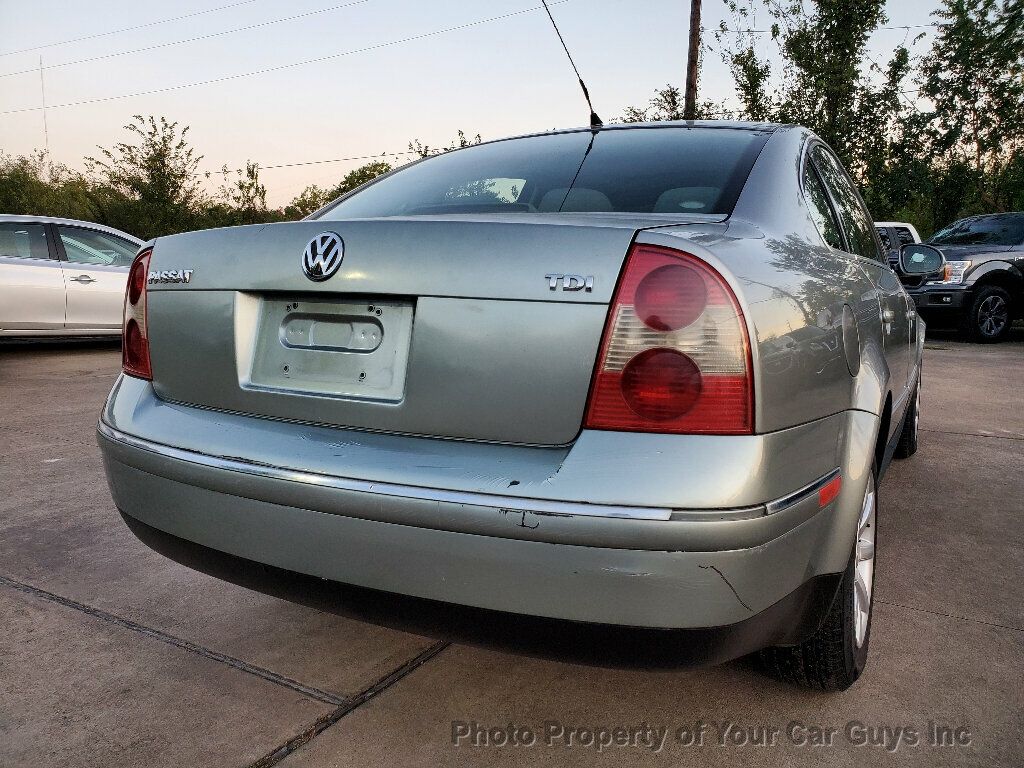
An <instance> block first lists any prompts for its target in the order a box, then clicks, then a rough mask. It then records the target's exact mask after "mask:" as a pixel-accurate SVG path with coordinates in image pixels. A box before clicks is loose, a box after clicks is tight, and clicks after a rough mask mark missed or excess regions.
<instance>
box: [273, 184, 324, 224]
mask: <svg viewBox="0 0 1024 768" xmlns="http://www.w3.org/2000/svg"><path fill="white" fill-rule="evenodd" d="M333 199H334V198H332V197H331V194H330V191H329V190H326V189H323V188H322V187H319V186H317V185H316V184H310V185H309V186H308V187H306V188H305V189H304V190H302V191H301V192H300V193H299V194H298V195H297V196H296V197H295V198H293V199H292V201H291V202H290V203H288V205H286V206H285V207H284V215H285V218H287V219H304V218H305V217H307V216H309V214H311V213H313V211H318V210H320V209H321V208H323V207H324V206H325V205H327V204H328V203H329V202H331V200H333Z"/></svg>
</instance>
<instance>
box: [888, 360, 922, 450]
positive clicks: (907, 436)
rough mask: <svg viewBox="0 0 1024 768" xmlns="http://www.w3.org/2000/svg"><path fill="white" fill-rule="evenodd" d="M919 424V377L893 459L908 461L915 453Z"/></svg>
mask: <svg viewBox="0 0 1024 768" xmlns="http://www.w3.org/2000/svg"><path fill="white" fill-rule="evenodd" d="M920 424H921V377H920V376H918V377H917V383H916V384H915V385H914V391H913V392H911V393H910V405H909V406H908V409H907V415H906V416H905V417H904V419H903V431H902V432H900V440H899V442H898V443H896V450H895V451H894V452H893V458H894V459H909V458H910V457H911V456H913V455H914V454H915V453H917V434H918V429H919V427H920Z"/></svg>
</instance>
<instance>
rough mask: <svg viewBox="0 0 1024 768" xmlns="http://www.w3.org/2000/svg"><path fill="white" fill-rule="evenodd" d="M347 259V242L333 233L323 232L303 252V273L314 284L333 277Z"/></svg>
mask: <svg viewBox="0 0 1024 768" xmlns="http://www.w3.org/2000/svg"><path fill="white" fill-rule="evenodd" d="M344 257H345V242H344V241H343V240H342V239H341V238H340V237H339V236H338V235H336V234H334V233H333V232H321V233H320V234H319V235H317V236H316V237H314V238H313V239H312V240H310V241H309V243H308V244H307V245H306V250H304V251H303V252H302V271H303V272H305V273H306V277H308V278H309V279H310V280H313V281H314V282H317V283H319V282H321V281H323V280H326V279H327V278H329V277H331V276H332V275H333V274H334V273H335V272H337V271H338V268H339V267H340V266H341V260H342V259H343V258H344Z"/></svg>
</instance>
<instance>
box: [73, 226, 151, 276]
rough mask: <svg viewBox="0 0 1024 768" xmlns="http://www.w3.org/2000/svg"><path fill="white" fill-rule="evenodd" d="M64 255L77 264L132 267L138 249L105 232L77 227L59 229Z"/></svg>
mask: <svg viewBox="0 0 1024 768" xmlns="http://www.w3.org/2000/svg"><path fill="white" fill-rule="evenodd" d="M57 232H58V234H60V241H61V243H62V244H63V245H64V254H65V255H66V256H67V259H68V261H70V262H74V263H75V264H97V265H100V266H108V267H130V266H131V264H132V260H133V259H134V258H135V252H136V251H137V250H138V248H137V247H136V246H135V245H134V244H133V243H130V242H128V241H127V240H123V239H121V238H120V237H117V236H115V235H108V234H107V233H105V232H96V231H94V230H90V229H79V228H77V227H57Z"/></svg>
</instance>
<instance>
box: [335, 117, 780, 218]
mask: <svg viewBox="0 0 1024 768" xmlns="http://www.w3.org/2000/svg"><path fill="white" fill-rule="evenodd" d="M767 136H768V134H767V133H762V132H758V131H751V130H742V129H731V128H677V127H664V128H629V129H606V130H602V131H599V132H597V133H596V134H594V133H591V132H590V131H580V132H573V133H561V134H549V135H544V136H530V137H526V138H522V139H510V140H507V141H497V142H493V143H491V144H481V145H479V146H473V147H467V148H466V149H460V150H458V151H456V152H449V153H446V154H443V155H438V156H436V157H432V158H429V159H427V160H424V161H422V162H420V163H416V164H414V165H410V166H408V167H407V168H404V169H401V170H399V171H397V172H396V173H394V174H392V175H390V176H388V177H386V178H383V179H381V180H380V181H377V182H375V183H373V184H371V185H370V186H368V187H366V188H365V189H363V190H361V191H359V192H357V193H356V194H354V195H352V196H351V197H349V198H347V199H345V200H342V201H341V202H340V203H338V204H336V205H335V206H334V207H332V208H330V209H329V210H328V211H325V212H324V213H323V214H321V218H341V219H348V218H369V217H379V216H418V215H430V214H439V213H485V212H500V213H567V212H589V213H614V212H623V213H665V214H681V213H703V214H725V215H728V214H729V213H731V212H732V209H733V207H734V206H735V204H736V199H737V198H738V197H739V193H740V190H741V189H742V188H743V184H744V183H745V182H746V179H747V175H748V174H749V173H750V169H751V167H752V166H753V164H754V160H755V159H756V158H757V154H758V152H760V150H761V147H763V146H764V143H765V141H767Z"/></svg>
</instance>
